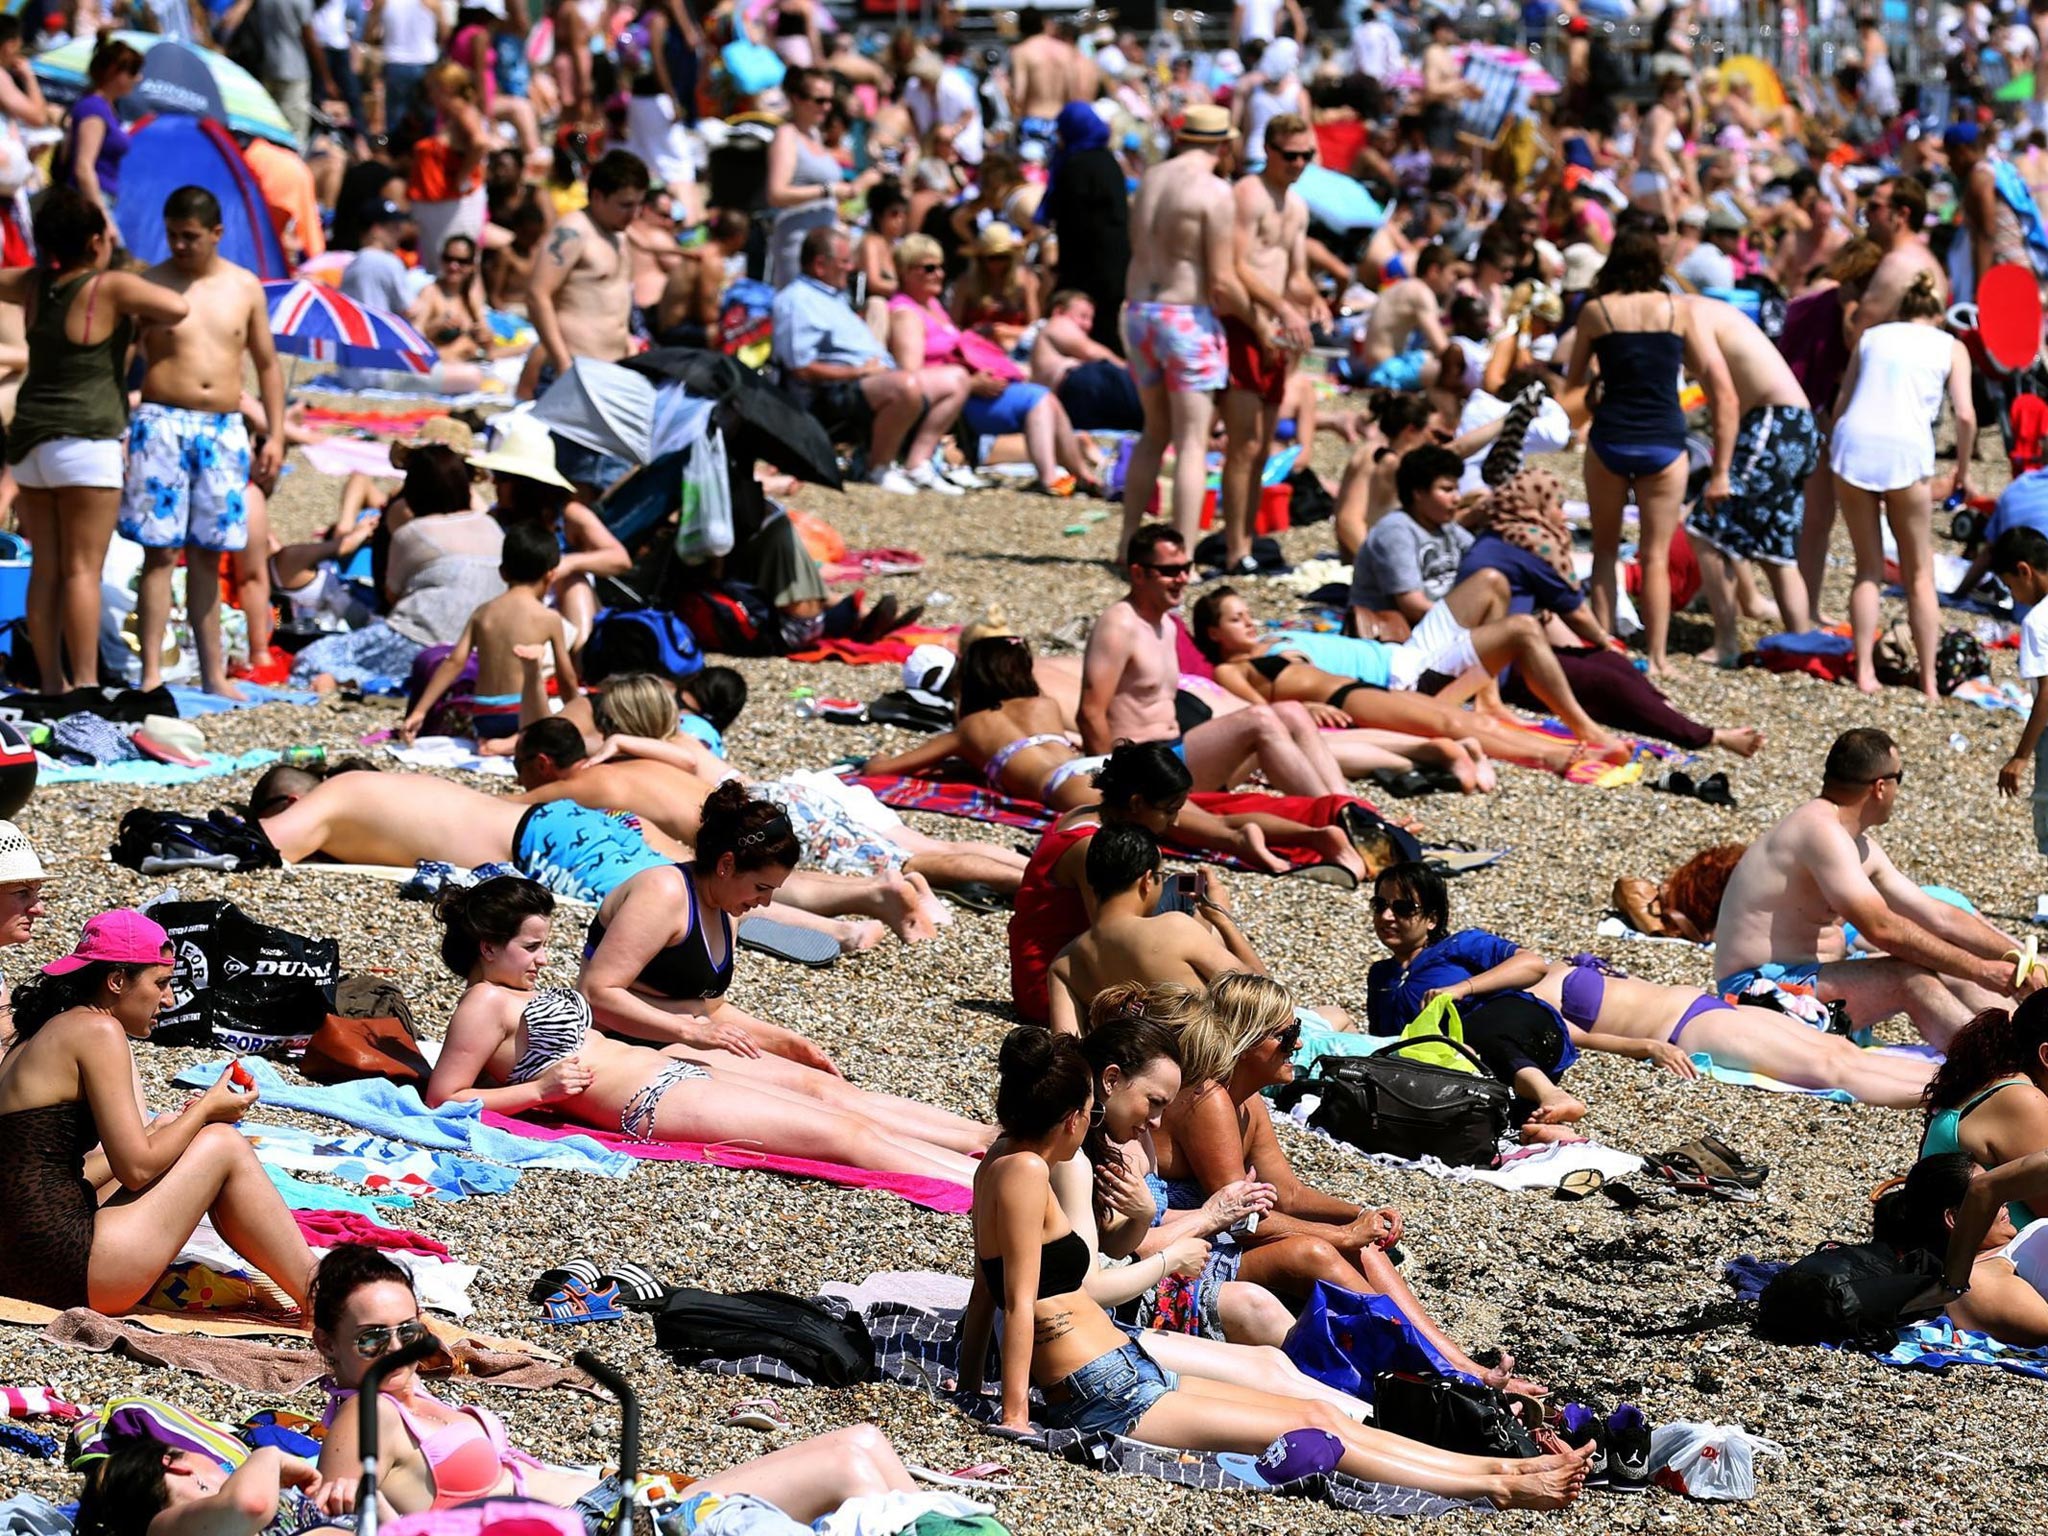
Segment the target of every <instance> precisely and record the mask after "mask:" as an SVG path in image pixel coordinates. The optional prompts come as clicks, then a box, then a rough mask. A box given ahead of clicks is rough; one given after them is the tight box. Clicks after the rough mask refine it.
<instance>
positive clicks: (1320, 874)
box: [1287, 864, 1358, 891]
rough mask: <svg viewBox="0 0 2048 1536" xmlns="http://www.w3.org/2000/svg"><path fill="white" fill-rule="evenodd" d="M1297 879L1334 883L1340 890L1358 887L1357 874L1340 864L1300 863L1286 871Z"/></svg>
mask: <svg viewBox="0 0 2048 1536" xmlns="http://www.w3.org/2000/svg"><path fill="white" fill-rule="evenodd" d="M1287 873H1288V874H1290V875H1292V876H1294V877H1295V878H1296V879H1299V880H1309V881H1313V882H1314V883H1315V884H1317V885H1334V886H1335V887H1337V889H1338V890H1340V891H1355V890H1357V889H1358V876H1356V875H1354V874H1352V873H1351V871H1350V870H1348V869H1346V868H1345V867H1344V866H1343V865H1342V864H1300V865H1296V866H1295V867H1294V868H1293V869H1290V870H1288V871H1287Z"/></svg>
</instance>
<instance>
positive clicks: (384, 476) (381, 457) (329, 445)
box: [306, 437, 403, 480]
mask: <svg viewBox="0 0 2048 1536" xmlns="http://www.w3.org/2000/svg"><path fill="white" fill-rule="evenodd" d="M391 447H392V445H391V444H390V443H387V442H384V441H382V440H381V439H377V438H364V437H329V438H323V439H322V440H321V441H319V442H317V443H308V444H306V462H307V463H308V464H310V465H312V466H313V467H314V468H315V469H317V470H319V471H320V473H321V474H323V475H333V476H334V477H335V478H336V479H337V480H345V479H347V478H348V477H349V476H350V475H368V476H369V477H370V478H371V479H373V480H397V479H401V478H403V477H402V475H401V472H400V471H399V470H398V469H397V468H396V467H395V466H394V465H393V464H392V462H391Z"/></svg>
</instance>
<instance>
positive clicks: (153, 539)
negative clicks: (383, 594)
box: [119, 187, 284, 699]
mask: <svg viewBox="0 0 2048 1536" xmlns="http://www.w3.org/2000/svg"><path fill="white" fill-rule="evenodd" d="M164 235H165V238H166V239H167V240H168V241H169V243H170V248H171V259H170V260H169V261H165V262H160V263H158V264H157V265H156V266H154V267H151V268H150V269H149V271H148V272H146V273H144V274H143V275H144V276H145V277H147V278H148V279H149V281H150V282H152V283H156V284H158V285H159V286H161V287H164V288H168V289H170V290H171V291H172V292H173V293H179V294H183V295H184V297H185V301H186V303H187V305H188V306H189V307H190V308H189V312H188V313H187V314H186V316H185V318H184V319H183V320H180V321H179V322H178V323H177V324H176V325H171V326H151V327H149V328H147V329H145V330H143V332H142V333H141V338H140V339H141V343H142V355H143V358H144V360H145V362H146V364H147V371H146V372H145V373H144V374H143V376H142V403H141V404H140V405H138V406H137V407H136V408H135V415H134V417H133V419H132V420H131V421H130V422H129V424H128V481H127V485H126V487H125V489H124V490H123V491H122V494H121V519H120V524H119V526H120V530H121V535H122V537H123V538H128V539H133V540H134V541H135V542H136V543H138V544H140V545H141V546H142V578H141V580H140V582H139V583H138V584H137V587H136V594H135V638H136V640H137V642H138V643H139V644H140V646H141V649H142V680H141V681H142V686H143V687H144V688H145V689H148V688H155V687H157V686H158V685H160V684H161V683H162V682H163V648H164V625H165V623H166V621H167V620H168V619H169V617H170V609H171V573H172V571H173V570H174V569H175V568H176V566H177V564H178V557H179V555H180V554H182V553H184V552H185V551H186V550H188V549H189V550H190V551H191V552H192V554H191V558H190V559H189V560H187V561H186V563H185V611H186V613H187V615H188V616H189V617H190V619H191V621H192V633H193V636H194V639H195V640H196V642H197V645H198V650H199V681H200V685H201V686H202V687H203V688H205V689H206V691H207V692H208V693H218V694H223V695H225V696H226V697H228V698H231V699H239V698H241V697H243V694H242V690H241V689H240V688H239V687H237V686H236V685H235V684H234V683H232V682H230V681H229V680H228V677H227V673H226V671H225V669H224V668H223V666H222V664H221V650H220V555H221V551H223V550H240V549H242V548H244V547H245V546H246V545H247V544H248V542H249V513H248V508H247V505H246V503H245V496H246V493H247V490H248V487H249V483H250V481H251V480H254V481H255V483H256V484H257V485H258V486H259V487H261V488H262V489H263V490H264V491H268V490H269V489H270V488H271V487H272V486H273V485H275V484H276V483H277V472H278V470H279V468H280V467H281V466H282V465H283V463H284V432H283V431H282V429H281V428H280V430H278V431H275V432H272V433H270V434H269V435H268V436H266V437H265V438H264V440H263V446H262V448H260V449H259V450H257V453H256V456H255V461H254V464H253V467H252V465H251V461H250V450H249V430H248V427H247V425H246V424H245V423H244V421H243V419H242V358H243V357H244V355H246V356H247V357H248V358H249V359H250V360H251V361H252V362H253V363H254V364H255V365H256V378H257V382H258V385H259V387H260V388H261V389H262V391H263V412H264V419H265V420H266V421H272V422H278V423H282V422H283V421H284V370H283V369H282V368H280V367H279V366H278V362H277V349H276V347H275V346H273V345H272V343H271V339H270V306H269V304H268V303H266V302H265V300H264V297H263V285H262V284H261V283H260V282H258V281H257V279H256V274H255V273H253V272H250V271H248V270H247V269H246V268H243V267H238V266H236V265H235V264H234V263H233V262H232V261H229V260H227V259H226V258H225V257H223V256H222V255H221V254H220V236H221V217H220V203H219V202H218V201H217V200H216V199H215V198H214V195H213V194H212V193H211V192H209V191H207V190H206V189H205V188H204V187H180V188H179V189H178V190H177V191H175V192H173V193H172V194H171V195H170V196H169V197H168V198H166V199H165V200H164Z"/></svg>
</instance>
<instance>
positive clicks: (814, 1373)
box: [654, 1286, 877, 1387]
mask: <svg viewBox="0 0 2048 1536" xmlns="http://www.w3.org/2000/svg"><path fill="white" fill-rule="evenodd" d="M654 1342H655V1344H656V1346H657V1347H659V1348H660V1349H662V1350H665V1351H666V1352H667V1353H668V1354H670V1355H672V1356H674V1357H675V1360H676V1363H677V1364H679V1365H697V1364H699V1363H701V1362H703V1361H705V1360H731V1361H736V1362H737V1361H744V1360H748V1359H751V1358H753V1357H755V1356H757V1355H766V1356H767V1357H769V1358H770V1359H772V1360H779V1361H781V1362H782V1363H783V1364H784V1365H786V1366H788V1367H789V1368H790V1369H791V1370H793V1371H795V1372H797V1373H798V1374H799V1375H801V1376H804V1377H806V1378H808V1379H809V1380H810V1381H813V1382H815V1383H816V1384H817V1385H819V1386H821V1387H850V1386H854V1385H856V1384H858V1383H860V1382H863V1381H873V1380H874V1379H875V1376H876V1374H877V1373H876V1370H875V1341H874V1339H873V1338H872V1337H871V1336H870V1335H869V1333H868V1325H867V1324H866V1323H865V1322H863V1321H861V1318H860V1315H859V1314H858V1313H852V1312H849V1313H848V1314H847V1315H846V1316H845V1317H844V1318H839V1317H834V1316H833V1315H832V1314H831V1313H830V1312H828V1311H826V1310H825V1309H824V1308H823V1307H821V1306H819V1305H818V1304H817V1303H816V1302H815V1301H806V1300H804V1299H803V1298H801V1297H798V1296H789V1295H785V1294H784V1293H783V1292H781V1291H739V1292H736V1293H734V1294H733V1295H730V1296H726V1295H721V1294H720V1293H719V1292H717V1291H695V1290H691V1289H690V1288H689V1287H688V1286H679V1287H678V1288H677V1289H675V1290H673V1291H670V1292H669V1293H668V1299H667V1300H666V1301H664V1302H663V1303H662V1306H661V1310H660V1311H659V1312H657V1313H655V1314H654Z"/></svg>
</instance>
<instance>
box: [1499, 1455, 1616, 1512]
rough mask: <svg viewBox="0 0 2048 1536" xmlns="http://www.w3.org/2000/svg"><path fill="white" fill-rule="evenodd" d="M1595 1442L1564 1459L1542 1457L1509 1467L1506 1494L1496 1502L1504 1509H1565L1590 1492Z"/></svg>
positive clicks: (1510, 1464)
mask: <svg viewBox="0 0 2048 1536" xmlns="http://www.w3.org/2000/svg"><path fill="white" fill-rule="evenodd" d="M1594 1448H1595V1447H1594V1444H1593V1442H1592V1441H1590V1440H1589V1441H1587V1442H1586V1444H1584V1445H1582V1446H1580V1447H1579V1448H1578V1449H1577V1450H1575V1451H1566V1452H1565V1453H1564V1454H1563V1455H1561V1456H1538V1457H1535V1458H1533V1459H1531V1460H1528V1461H1514V1462H1509V1463H1508V1465H1507V1474H1506V1485H1505V1488H1504V1490H1503V1491H1502V1492H1501V1493H1500V1494H1497V1495H1495V1496H1494V1500H1493V1502H1494V1503H1496V1504H1498V1505H1500V1506H1501V1507H1502V1508H1504V1509H1563V1508H1564V1507H1565V1506H1566V1505H1567V1504H1570V1503H1571V1502H1572V1501H1573V1500H1574V1499H1576V1498H1578V1496H1579V1495H1580V1494H1582V1493H1584V1492H1585V1491H1586V1463H1587V1462H1588V1461H1589V1460H1590V1459H1591V1458H1592V1455H1593V1451H1594Z"/></svg>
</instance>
